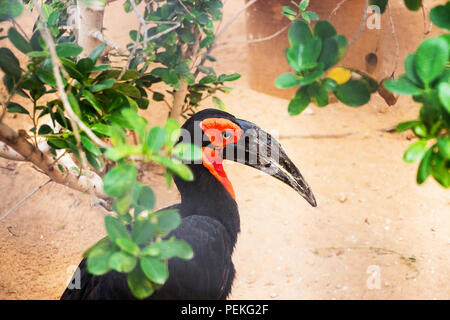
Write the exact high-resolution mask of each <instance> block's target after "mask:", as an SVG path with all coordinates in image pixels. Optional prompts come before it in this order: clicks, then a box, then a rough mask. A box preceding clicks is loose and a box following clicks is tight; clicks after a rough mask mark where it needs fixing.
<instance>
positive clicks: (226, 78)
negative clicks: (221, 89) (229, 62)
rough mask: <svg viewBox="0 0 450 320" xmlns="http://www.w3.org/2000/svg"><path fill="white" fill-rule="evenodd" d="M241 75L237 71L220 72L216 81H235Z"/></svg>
mask: <svg viewBox="0 0 450 320" xmlns="http://www.w3.org/2000/svg"><path fill="white" fill-rule="evenodd" d="M240 77H241V75H240V74H239V73H232V74H221V75H220V76H219V77H218V78H217V82H229V81H236V80H238V79H239V78H240Z"/></svg>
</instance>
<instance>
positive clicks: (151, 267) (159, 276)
mask: <svg viewBox="0 0 450 320" xmlns="http://www.w3.org/2000/svg"><path fill="white" fill-rule="evenodd" d="M141 268H142V271H143V272H144V274H145V275H146V277H147V278H148V279H149V280H151V281H152V282H154V283H157V284H161V285H162V284H164V283H165V282H166V281H167V279H168V278H169V270H168V268H167V266H166V265H165V264H164V263H163V262H161V261H160V260H159V259H156V258H152V257H149V256H145V257H142V259H141Z"/></svg>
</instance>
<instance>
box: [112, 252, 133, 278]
mask: <svg viewBox="0 0 450 320" xmlns="http://www.w3.org/2000/svg"><path fill="white" fill-rule="evenodd" d="M137 261H138V259H136V257H133V256H132V255H129V254H127V253H125V252H116V253H114V254H113V255H111V257H110V258H109V266H110V267H111V269H113V270H116V271H117V272H125V273H129V272H131V271H132V270H133V269H134V268H135V267H136V264H137Z"/></svg>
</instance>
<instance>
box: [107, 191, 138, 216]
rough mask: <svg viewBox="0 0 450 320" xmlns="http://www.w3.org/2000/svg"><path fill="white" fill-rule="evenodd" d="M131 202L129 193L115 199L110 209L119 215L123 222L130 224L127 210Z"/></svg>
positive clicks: (131, 196)
mask: <svg viewBox="0 0 450 320" xmlns="http://www.w3.org/2000/svg"><path fill="white" fill-rule="evenodd" d="M132 202H133V195H132V194H131V192H128V193H126V194H125V195H123V196H121V197H119V198H116V199H115V200H114V202H113V204H112V209H113V210H114V211H115V212H117V213H118V214H119V215H120V218H121V219H122V220H123V221H125V222H131V220H130V215H129V210H130V207H131V204H132Z"/></svg>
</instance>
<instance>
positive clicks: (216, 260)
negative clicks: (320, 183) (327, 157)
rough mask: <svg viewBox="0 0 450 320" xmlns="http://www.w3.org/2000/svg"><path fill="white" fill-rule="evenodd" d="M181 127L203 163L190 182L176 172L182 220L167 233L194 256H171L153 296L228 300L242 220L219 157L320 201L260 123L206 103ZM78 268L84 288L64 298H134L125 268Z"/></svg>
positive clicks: (194, 168) (192, 166)
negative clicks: (99, 270)
mask: <svg viewBox="0 0 450 320" xmlns="http://www.w3.org/2000/svg"><path fill="white" fill-rule="evenodd" d="M182 128H183V129H184V131H183V132H184V133H185V134H182V136H181V137H180V140H179V141H183V142H187V143H193V144H196V145H198V146H201V147H202V161H201V163H190V164H188V166H189V167H190V169H191V170H192V172H193V174H194V177H195V178H194V180H193V181H184V180H182V179H180V178H177V177H174V181H175V184H176V186H177V188H178V190H179V192H180V194H181V203H180V204H177V205H174V206H172V207H170V208H176V209H178V210H179V213H180V215H181V217H182V222H181V224H180V226H179V227H178V228H177V229H175V230H174V231H173V232H172V233H171V235H170V236H172V235H173V236H175V237H176V238H177V239H183V240H185V241H187V242H188V243H189V244H190V245H191V246H192V248H193V250H194V258H193V259H192V260H188V261H186V260H181V259H178V258H173V259H170V260H169V279H168V280H167V282H166V283H165V284H164V285H163V286H162V287H161V288H160V289H159V290H157V291H155V292H154V293H153V295H151V296H150V297H149V299H226V298H227V296H228V295H229V294H230V292H231V287H232V284H233V280H234V276H235V269H234V265H233V262H232V260H231V256H232V253H233V249H234V246H235V244H236V240H237V235H238V233H239V231H240V221H239V212H238V207H237V204H236V201H235V196H234V191H233V187H232V186H231V183H230V181H229V180H228V178H227V176H226V174H225V172H224V170H223V166H222V161H223V160H224V159H228V160H232V161H237V162H240V163H244V164H246V165H248V166H251V167H254V168H256V169H258V170H262V171H264V172H267V173H268V174H270V175H272V176H274V177H275V178H277V179H279V180H281V181H283V182H284V183H286V184H288V185H289V186H290V187H292V188H293V189H295V190H296V191H297V192H298V193H299V194H300V195H302V196H303V197H304V198H305V199H306V200H307V201H308V202H309V203H310V204H311V205H312V206H314V207H315V206H316V200H315V198H314V195H313V193H312V192H311V189H310V188H309V186H308V184H307V183H306V181H305V179H304V178H303V177H302V175H301V174H300V172H299V170H298V169H297V167H296V166H295V165H294V163H293V162H292V161H291V160H290V159H289V158H288V156H287V155H286V153H285V152H284V150H283V149H282V147H281V145H280V143H279V142H278V141H276V140H275V139H274V138H272V137H271V136H270V135H269V134H267V133H266V132H264V131H263V130H262V129H261V128H259V127H258V126H256V125H255V124H253V123H251V122H248V121H245V120H240V119H236V118H235V117H234V116H233V115H231V114H229V113H226V112H223V111H219V110H215V109H206V110H203V111H200V112H198V113H196V114H194V115H193V116H192V117H191V118H189V119H188V120H187V121H186V122H185V123H184V125H183V126H182ZM196 132H197V133H199V135H198V136H199V137H196V136H195V133H196ZM165 209H167V208H165ZM79 268H80V269H79V271H80V272H79V275H80V276H81V281H80V282H81V289H66V290H65V292H64V293H63V295H62V297H61V299H68V300H78V299H133V295H132V293H131V291H130V290H129V288H128V284H127V280H126V275H125V274H123V273H119V272H116V271H110V272H108V273H107V274H105V275H102V276H94V275H92V274H90V273H88V271H87V268H86V259H84V260H83V261H82V262H81V263H80V265H79Z"/></svg>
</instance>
